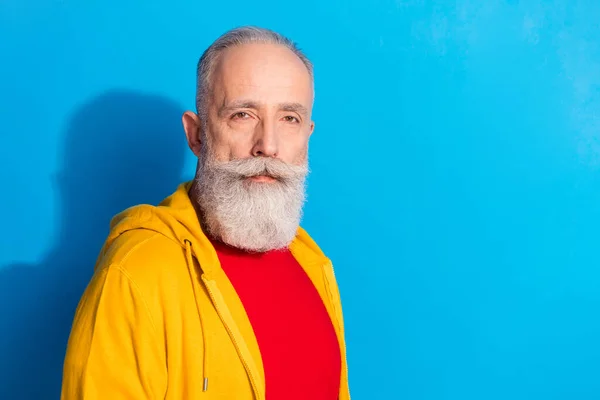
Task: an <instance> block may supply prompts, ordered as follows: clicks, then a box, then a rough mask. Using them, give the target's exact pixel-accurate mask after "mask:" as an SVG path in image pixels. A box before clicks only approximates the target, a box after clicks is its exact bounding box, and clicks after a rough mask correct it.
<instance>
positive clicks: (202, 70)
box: [196, 26, 314, 120]
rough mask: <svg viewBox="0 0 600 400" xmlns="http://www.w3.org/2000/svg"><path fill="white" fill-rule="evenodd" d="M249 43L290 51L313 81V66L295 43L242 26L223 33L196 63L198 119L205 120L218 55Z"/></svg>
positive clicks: (271, 33)
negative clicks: (274, 45) (272, 45)
mask: <svg viewBox="0 0 600 400" xmlns="http://www.w3.org/2000/svg"><path fill="white" fill-rule="evenodd" d="M250 43H263V44H276V45H281V46H284V47H286V48H287V49H289V50H291V51H292V52H293V53H294V54H296V56H298V58H300V60H301V61H302V62H303V63H304V65H305V66H306V69H307V70H308V73H309V75H310V77H311V80H314V75H313V65H312V63H311V62H310V60H309V59H308V57H306V55H305V54H304V53H303V52H302V51H301V50H300V49H299V48H298V46H297V45H296V43H294V42H292V41H291V40H290V39H288V38H286V37H285V36H283V35H281V34H279V33H277V32H274V31H272V30H269V29H265V28H259V27H256V26H242V27H239V28H235V29H232V30H230V31H227V32H225V33H224V34H223V35H221V36H220V37H219V38H218V39H217V40H215V41H214V42H213V44H211V45H210V46H209V47H208V48H207V49H206V50H205V51H204V53H203V54H202V57H200V61H199V62H198V69H197V75H196V79H197V86H196V109H197V112H198V114H199V115H200V117H201V118H202V119H203V120H205V119H206V115H207V111H208V110H207V107H206V99H207V98H208V96H209V93H210V90H211V84H210V83H211V82H210V80H211V75H212V73H213V70H214V67H215V64H216V62H217V60H218V58H219V55H220V54H221V52H223V51H224V50H226V49H228V48H230V47H235V46H240V45H243V44H250Z"/></svg>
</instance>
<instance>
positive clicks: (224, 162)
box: [183, 44, 314, 251]
mask: <svg viewBox="0 0 600 400" xmlns="http://www.w3.org/2000/svg"><path fill="white" fill-rule="evenodd" d="M211 89H212V90H211V91H210V92H211V93H210V97H209V99H206V101H207V103H206V104H207V105H208V107H207V119H206V121H199V120H198V117H197V116H196V115H195V114H193V113H186V114H185V115H184V119H183V122H184V127H185V130H186V134H187V136H188V142H189V144H190V147H191V148H192V150H193V151H194V153H195V154H196V155H197V156H198V157H199V161H200V162H199V170H198V175H197V177H196V188H195V190H196V193H195V195H196V198H197V201H198V203H199V206H200V208H201V210H202V211H203V214H204V215H203V222H204V224H205V228H206V229H207V230H208V233H209V234H211V235H212V236H213V237H215V238H217V239H221V240H223V241H224V242H226V243H229V244H231V245H234V246H236V247H241V248H245V249H248V250H256V251H264V250H269V249H274V248H280V247H284V246H285V245H287V244H288V243H289V242H290V241H291V240H292V239H293V237H294V235H295V230H296V229H297V227H298V224H299V219H300V216H301V209H302V204H303V201H304V178H305V175H306V172H307V149H308V139H309V137H310V135H311V133H312V130H313V127H314V124H313V123H312V121H311V119H310V116H311V112H312V102H313V88H312V80H311V77H310V75H309V73H308V70H307V69H306V66H305V65H304V64H303V63H302V61H301V60H300V59H299V58H298V57H297V56H296V55H295V54H294V53H293V52H291V51H290V50H288V49H286V48H284V47H282V46H276V45H266V44H250V45H243V46H238V47H234V48H230V49H228V50H226V51H225V52H223V53H222V54H221V55H220V58H219V61H218V64H217V65H216V67H215V69H214V71H213V74H212V75H211ZM200 132H202V133H200ZM198 138H199V139H198ZM198 140H204V142H199V141H198Z"/></svg>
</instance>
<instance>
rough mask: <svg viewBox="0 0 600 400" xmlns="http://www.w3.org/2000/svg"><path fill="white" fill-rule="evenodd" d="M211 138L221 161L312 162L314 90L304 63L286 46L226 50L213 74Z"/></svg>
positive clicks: (213, 150) (208, 134)
mask: <svg viewBox="0 0 600 400" xmlns="http://www.w3.org/2000/svg"><path fill="white" fill-rule="evenodd" d="M211 78H212V79H211V84H212V90H211V95H210V98H209V99H207V104H208V108H207V111H208V115H207V121H203V122H204V123H205V127H206V140H208V143H207V144H208V146H209V148H210V151H211V153H212V156H213V157H214V158H215V160H216V161H230V160H234V159H240V158H248V157H253V156H254V157H255V156H263V157H273V158H278V159H280V160H282V161H284V162H286V163H290V164H296V165H299V164H302V163H303V162H304V161H305V159H306V154H307V148H308V139H309V137H310V134H311V133H312V131H313V127H314V124H313V122H312V121H311V113H312V103H313V86H312V80H311V78H310V75H309V73H308V70H307V69H306V66H305V65H304V64H303V63H302V61H301V60H300V59H299V58H298V57H297V56H296V55H295V54H294V53H292V52H291V51H290V50H288V49H286V48H285V47H283V46H277V45H270V44H247V45H243V46H237V47H233V48H230V49H227V50H225V51H224V52H223V53H222V54H221V55H220V58H219V61H218V63H217V65H216V67H215V70H214V71H213V74H212V76H211Z"/></svg>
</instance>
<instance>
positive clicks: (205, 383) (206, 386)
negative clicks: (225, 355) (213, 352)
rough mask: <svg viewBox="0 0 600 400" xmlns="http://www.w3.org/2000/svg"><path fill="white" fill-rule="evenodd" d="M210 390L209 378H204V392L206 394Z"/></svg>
mask: <svg viewBox="0 0 600 400" xmlns="http://www.w3.org/2000/svg"><path fill="white" fill-rule="evenodd" d="M207 390H208V378H204V386H202V391H203V392H206V391H207Z"/></svg>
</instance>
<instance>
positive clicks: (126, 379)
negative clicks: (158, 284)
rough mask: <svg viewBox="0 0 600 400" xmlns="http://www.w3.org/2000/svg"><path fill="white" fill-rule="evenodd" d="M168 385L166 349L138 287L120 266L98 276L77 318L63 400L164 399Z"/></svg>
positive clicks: (86, 293)
mask: <svg viewBox="0 0 600 400" xmlns="http://www.w3.org/2000/svg"><path fill="white" fill-rule="evenodd" d="M166 383H167V373H166V361H165V349H164V346H161V345H160V341H159V340H158V335H157V331H156V327H155V326H154V323H153V320H152V318H151V314H150V312H149V310H148V306H147V304H146V302H145V301H144V299H143V298H142V296H141V294H140V291H139V288H138V286H137V285H136V284H135V282H133V281H132V280H131V278H130V277H129V275H128V274H127V272H126V271H124V270H122V269H121V268H120V267H119V266H116V265H111V266H108V267H106V268H103V269H101V270H99V271H97V272H96V274H95V276H94V277H93V278H92V280H91V282H90V284H89V285H88V287H87V288H86V290H85V292H84V294H83V296H82V298H81V301H80V303H79V306H78V308H77V311H76V313H75V319H74V322H73V327H72V330H71V336H70V337H69V342H68V345H67V352H66V356H65V363H64V370H63V383H62V395H61V399H62V400H83V399H85V400H96V399H103V400H105V399H113V400H116V399H132V400H138V399H159V398H160V399H163V398H164V396H165V392H166Z"/></svg>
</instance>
